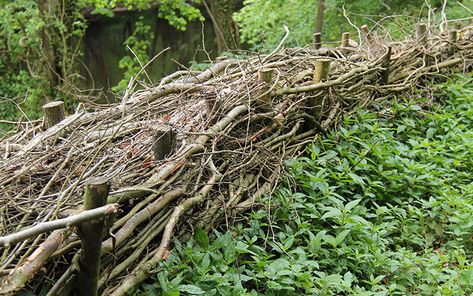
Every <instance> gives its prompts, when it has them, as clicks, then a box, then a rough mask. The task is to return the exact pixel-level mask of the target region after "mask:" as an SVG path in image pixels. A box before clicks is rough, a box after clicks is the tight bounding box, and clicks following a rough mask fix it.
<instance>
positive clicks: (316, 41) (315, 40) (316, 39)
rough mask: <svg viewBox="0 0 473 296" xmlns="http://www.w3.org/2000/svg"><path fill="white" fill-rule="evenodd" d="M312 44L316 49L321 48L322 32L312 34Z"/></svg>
mask: <svg viewBox="0 0 473 296" xmlns="http://www.w3.org/2000/svg"><path fill="white" fill-rule="evenodd" d="M312 44H313V45H314V48H315V49H319V48H320V47H321V46H322V33H319V32H318V33H314V34H313V35H312Z"/></svg>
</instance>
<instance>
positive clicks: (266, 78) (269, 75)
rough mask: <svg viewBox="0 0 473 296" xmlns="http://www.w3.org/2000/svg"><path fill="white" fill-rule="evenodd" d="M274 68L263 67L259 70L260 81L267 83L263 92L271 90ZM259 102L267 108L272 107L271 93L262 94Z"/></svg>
mask: <svg viewBox="0 0 473 296" xmlns="http://www.w3.org/2000/svg"><path fill="white" fill-rule="evenodd" d="M273 73H274V69H271V68H263V69H261V70H260V71H259V72H258V81H259V82H261V83H264V84H265V88H264V89H263V93H265V92H267V91H269V88H270V85H271V80H272V79H273ZM257 104H258V105H259V106H260V107H262V108H263V109H265V110H269V109H271V94H269V93H268V94H265V95H263V94H261V95H260V96H259V99H258V102H257Z"/></svg>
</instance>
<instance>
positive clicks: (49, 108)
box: [43, 101, 66, 129]
mask: <svg viewBox="0 0 473 296" xmlns="http://www.w3.org/2000/svg"><path fill="white" fill-rule="evenodd" d="M43 113H44V118H43V126H44V129H48V128H50V127H51V126H53V125H56V124H58V123H59V122H61V121H62V120H63V119H64V118H66V112H65V110H64V102H63V101H54V102H50V103H47V104H45V105H44V106H43Z"/></svg>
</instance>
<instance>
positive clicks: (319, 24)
mask: <svg viewBox="0 0 473 296" xmlns="http://www.w3.org/2000/svg"><path fill="white" fill-rule="evenodd" d="M324 10H325V1H324V0H319V2H318V5H317V19H316V22H315V23H316V25H315V32H316V33H322V30H323V27H324Z"/></svg>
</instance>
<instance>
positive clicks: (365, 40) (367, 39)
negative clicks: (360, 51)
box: [360, 25, 372, 44]
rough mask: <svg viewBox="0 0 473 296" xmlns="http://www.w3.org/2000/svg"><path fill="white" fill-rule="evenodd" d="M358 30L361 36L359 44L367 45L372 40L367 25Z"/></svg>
mask: <svg viewBox="0 0 473 296" xmlns="http://www.w3.org/2000/svg"><path fill="white" fill-rule="evenodd" d="M360 30H361V34H362V40H360V42H361V44H369V43H370V42H371V39H372V38H371V34H370V29H369V27H368V25H363V26H361V28H360Z"/></svg>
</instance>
